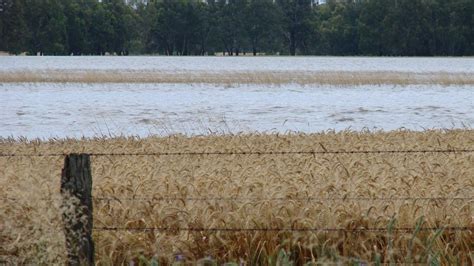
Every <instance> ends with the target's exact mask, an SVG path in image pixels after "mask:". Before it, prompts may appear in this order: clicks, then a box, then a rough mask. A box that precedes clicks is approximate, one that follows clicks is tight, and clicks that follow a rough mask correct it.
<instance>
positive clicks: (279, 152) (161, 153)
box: [0, 149, 474, 157]
mask: <svg viewBox="0 0 474 266" xmlns="http://www.w3.org/2000/svg"><path fill="white" fill-rule="evenodd" d="M473 152H474V149H443V150H365V151H364V150H362V151H235V152H221V151H209V152H205V151H200V152H138V153H83V154H86V155H89V156H91V157H103V156H211V155H323V154H410V153H473ZM67 155H68V154H67V153H37V154H19V153H17V154H15V153H0V157H61V156H67Z"/></svg>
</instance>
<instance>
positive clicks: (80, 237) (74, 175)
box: [0, 149, 474, 265]
mask: <svg viewBox="0 0 474 266" xmlns="http://www.w3.org/2000/svg"><path fill="white" fill-rule="evenodd" d="M465 153H474V149H433V150H355V151H354V150H350V151H345V150H338V151H330V150H324V151H311V150H309V151H232V152H229V151H225V152H223V151H199V152H190V151H186V152H136V153H129V152H121V153H81V154H74V153H73V154H67V153H32V154H26V153H25V154H15V153H0V157H7V158H13V157H17V158H18V157H31V158H33V157H60V158H64V168H63V170H62V175H61V193H62V194H63V196H64V197H63V198H64V201H65V203H64V204H68V203H67V202H68V197H71V196H73V197H76V198H77V199H79V202H80V203H79V204H77V205H76V206H75V216H76V217H78V216H79V217H86V219H87V220H88V222H86V223H83V222H82V221H74V220H70V219H68V217H67V215H65V214H63V218H64V223H65V225H64V227H65V234H66V240H67V246H68V247H71V248H68V259H69V262H71V263H74V262H79V261H86V262H88V263H89V264H90V265H93V264H94V261H95V259H94V243H93V239H92V231H96V232H101V231H102V232H103V231H127V232H178V231H186V232H224V233H236V232H273V233H274V232H326V233H331V232H352V233H361V232H405V233H407V232H413V231H415V230H417V231H441V230H442V231H452V232H469V233H472V232H473V231H474V227H466V226H439V227H421V228H408V227H405V228H402V227H398V228H363V227H361V228H324V227H321V228H298V227H290V228H285V227H271V228H266V227H261V228H260V227H255V228H227V227H212V228H205V227H123V226H96V227H94V226H93V218H92V210H93V202H94V201H96V202H97V201H108V202H110V201H118V202H121V201H137V202H139V201H147V202H150V201H152V202H173V201H183V202H185V201H202V202H211V201H214V202H217V201H220V202H249V201H250V202H261V201H320V202H323V201H325V202H328V201H345V202H347V201H384V202H393V201H413V202H415V201H428V202H430V201H436V202H440V201H450V200H452V201H472V200H474V197H378V198H375V197H339V198H335V197H332V198H329V197H327V198H324V197H293V198H292V197H274V198H256V197H186V198H181V197H156V196H154V197H114V196H98V197H97V196H94V197H93V196H92V174H91V163H90V158H91V157H108V156H223V155H226V156H227V155H228V156H232V155H242V156H252V155H255V156H264V155H267V156H284V155H311V156H316V155H325V154H332V155H339V154H465ZM6 199H7V200H11V201H16V199H12V198H6Z"/></svg>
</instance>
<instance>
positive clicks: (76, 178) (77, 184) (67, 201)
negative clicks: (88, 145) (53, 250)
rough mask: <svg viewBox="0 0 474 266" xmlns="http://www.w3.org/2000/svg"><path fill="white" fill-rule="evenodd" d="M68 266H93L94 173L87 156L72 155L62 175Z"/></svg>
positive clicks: (65, 160)
mask: <svg viewBox="0 0 474 266" xmlns="http://www.w3.org/2000/svg"><path fill="white" fill-rule="evenodd" d="M61 194H62V196H63V202H62V210H63V213H62V217H63V222H64V232H65V236H66V248H67V256H68V262H67V264H68V265H94V242H93V240H92V227H93V219H92V174H91V163H90V156H89V155H88V154H70V155H67V156H66V157H65V159H64V168H63V170H62V174H61Z"/></svg>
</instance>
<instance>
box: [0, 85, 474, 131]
mask: <svg viewBox="0 0 474 266" xmlns="http://www.w3.org/2000/svg"><path fill="white" fill-rule="evenodd" d="M0 106H1V112H0V136H1V137H9V136H13V137H19V136H24V137H28V138H49V137H83V136H85V137H94V136H104V135H106V136H118V135H138V136H148V135H151V134H159V135H169V134H174V133H184V134H209V133H238V132H255V131H258V132H263V131H266V132H287V131H302V132H319V131H324V130H328V129H335V130H344V129H352V130H361V129H364V128H367V129H383V130H394V129H398V128H402V127H403V128H408V129H412V130H424V129H427V128H463V127H466V126H467V127H470V126H472V125H474V115H473V114H474V92H473V88H472V87H442V86H433V85H429V86H428V85H426V86H425V85H423V86H421V85H418V86H406V87H397V86H359V87H334V86H325V87H324V86H323V87H322V86H318V87H312V86H298V85H288V86H262V85H239V86H232V87H222V86H216V85H205V84H190V85H183V84H2V85H0Z"/></svg>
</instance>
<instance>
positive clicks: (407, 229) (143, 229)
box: [92, 226, 474, 233]
mask: <svg viewBox="0 0 474 266" xmlns="http://www.w3.org/2000/svg"><path fill="white" fill-rule="evenodd" d="M92 230H94V231H127V232H154V231H158V232H160V231H161V232H166V231H168V232H179V231H187V232H414V231H417V232H418V231H441V230H442V231H454V232H457V231H467V232H471V233H472V232H473V231H474V227H461V226H452V227H424V228H410V227H405V228H352V229H349V228H201V227H185V228H179V227H132V228H128V227H95V228H93V229H92Z"/></svg>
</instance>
